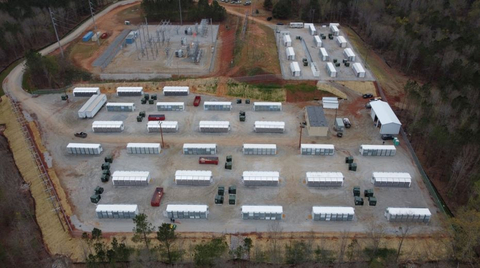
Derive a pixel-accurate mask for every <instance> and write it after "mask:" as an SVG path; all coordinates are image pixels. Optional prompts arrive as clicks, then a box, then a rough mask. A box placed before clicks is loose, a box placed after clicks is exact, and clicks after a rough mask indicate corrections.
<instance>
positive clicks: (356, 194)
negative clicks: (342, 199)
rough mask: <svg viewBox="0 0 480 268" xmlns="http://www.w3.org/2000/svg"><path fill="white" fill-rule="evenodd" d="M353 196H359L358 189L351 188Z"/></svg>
mask: <svg viewBox="0 0 480 268" xmlns="http://www.w3.org/2000/svg"><path fill="white" fill-rule="evenodd" d="M353 196H360V187H358V186H355V187H353Z"/></svg>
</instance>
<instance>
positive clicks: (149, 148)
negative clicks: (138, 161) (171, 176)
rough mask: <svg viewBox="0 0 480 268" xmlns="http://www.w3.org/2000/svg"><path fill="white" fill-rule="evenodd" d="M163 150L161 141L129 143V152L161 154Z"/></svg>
mask: <svg viewBox="0 0 480 268" xmlns="http://www.w3.org/2000/svg"><path fill="white" fill-rule="evenodd" d="M161 150H162V149H161V146H160V143H127V153H129V154H159V153H160V151H161Z"/></svg>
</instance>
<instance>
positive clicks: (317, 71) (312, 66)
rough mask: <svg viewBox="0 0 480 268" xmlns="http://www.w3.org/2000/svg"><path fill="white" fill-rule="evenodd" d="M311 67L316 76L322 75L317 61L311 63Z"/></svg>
mask: <svg viewBox="0 0 480 268" xmlns="http://www.w3.org/2000/svg"><path fill="white" fill-rule="evenodd" d="M310 69H311V70H312V74H313V76H315V77H319V76H320V70H318V66H317V64H316V63H315V62H311V63H310Z"/></svg>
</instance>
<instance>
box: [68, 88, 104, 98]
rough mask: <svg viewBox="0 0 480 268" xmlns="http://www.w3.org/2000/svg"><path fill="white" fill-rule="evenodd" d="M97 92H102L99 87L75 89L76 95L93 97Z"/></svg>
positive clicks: (74, 93) (74, 94)
mask: <svg viewBox="0 0 480 268" xmlns="http://www.w3.org/2000/svg"><path fill="white" fill-rule="evenodd" d="M95 94H97V95H99V94H100V88H99V87H76V88H74V89H73V96H74V97H91V96H92V95H95Z"/></svg>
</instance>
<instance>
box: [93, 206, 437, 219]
mask: <svg viewBox="0 0 480 268" xmlns="http://www.w3.org/2000/svg"><path fill="white" fill-rule="evenodd" d="M95 212H96V214H97V217H98V218H100V219H102V218H119V219H131V218H134V217H135V216H136V215H138V206H137V205H130V204H128V205H124V204H99V205H97V207H96V209H95ZM209 212H210V211H209V208H208V206H207V205H193V204H192V205H185V204H168V205H167V207H166V209H165V211H164V213H163V214H164V216H165V217H167V218H170V219H172V218H173V219H207V218H208V214H209ZM311 213H312V219H313V220H314V221H353V219H354V216H355V209H354V208H353V207H335V206H313V207H312V212H311ZM241 215H242V219H244V220H281V219H282V218H284V215H283V207H282V206H258V205H257V206H249V205H245V206H242V207H241ZM384 216H385V218H387V220H388V221H392V222H423V223H428V222H429V221H430V219H431V217H432V214H431V212H430V210H429V209H428V208H396V207H388V208H387V209H386V210H385V213H384Z"/></svg>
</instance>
